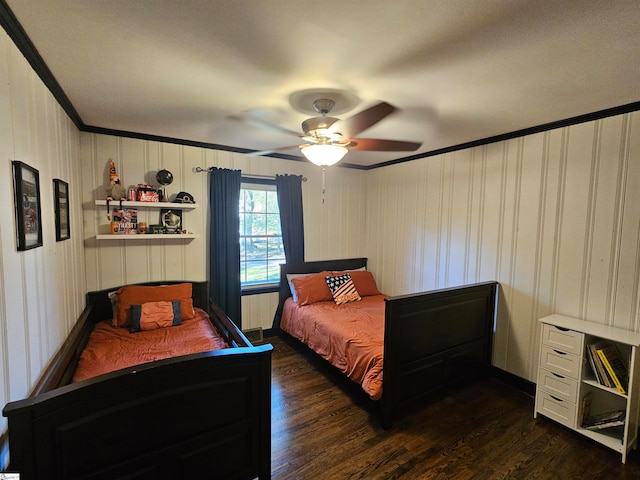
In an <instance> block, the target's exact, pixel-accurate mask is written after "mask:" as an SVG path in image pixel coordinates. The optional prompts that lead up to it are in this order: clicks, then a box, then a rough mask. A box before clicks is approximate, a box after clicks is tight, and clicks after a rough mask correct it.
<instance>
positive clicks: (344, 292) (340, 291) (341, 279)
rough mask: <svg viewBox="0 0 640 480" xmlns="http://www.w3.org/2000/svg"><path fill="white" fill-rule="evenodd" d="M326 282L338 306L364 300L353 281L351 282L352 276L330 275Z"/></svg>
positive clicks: (346, 274)
mask: <svg viewBox="0 0 640 480" xmlns="http://www.w3.org/2000/svg"><path fill="white" fill-rule="evenodd" d="M325 281H326V282H327V285H328V286H329V290H331V295H333V301H334V302H336V305H342V304H343V303H348V302H357V301H358V300H362V299H361V298H360V295H358V291H357V290H356V287H355V285H354V284H353V280H351V275H350V274H348V273H345V274H342V275H335V276H331V275H329V276H326V277H325Z"/></svg>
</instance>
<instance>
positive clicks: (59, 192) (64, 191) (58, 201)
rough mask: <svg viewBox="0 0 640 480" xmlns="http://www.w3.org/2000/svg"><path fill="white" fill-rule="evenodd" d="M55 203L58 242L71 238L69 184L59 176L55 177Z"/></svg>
mask: <svg viewBox="0 0 640 480" xmlns="http://www.w3.org/2000/svg"><path fill="white" fill-rule="evenodd" d="M53 204H54V212H55V216H56V242H61V241H63V240H68V239H69V238H71V226H70V222H69V184H68V183H67V182H65V181H63V180H60V179H58V178H54V179H53Z"/></svg>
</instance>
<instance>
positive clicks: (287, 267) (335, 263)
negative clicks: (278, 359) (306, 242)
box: [273, 257, 367, 328]
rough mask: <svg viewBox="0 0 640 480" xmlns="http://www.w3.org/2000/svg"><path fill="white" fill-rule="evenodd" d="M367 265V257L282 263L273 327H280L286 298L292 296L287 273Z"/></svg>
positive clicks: (343, 268)
mask: <svg viewBox="0 0 640 480" xmlns="http://www.w3.org/2000/svg"><path fill="white" fill-rule="evenodd" d="M362 267H365V268H366V267H367V259H366V258H364V257H362V258H342V259H337V260H318V261H315V262H296V263H283V264H281V265H280V289H279V291H278V310H276V314H275V317H274V319H273V327H274V328H280V317H281V316H282V307H283V305H284V302H285V300H287V298H289V297H290V296H291V290H290V289H289V282H287V274H292V273H316V272H321V271H323V270H335V271H339V270H357V269H358V268H362Z"/></svg>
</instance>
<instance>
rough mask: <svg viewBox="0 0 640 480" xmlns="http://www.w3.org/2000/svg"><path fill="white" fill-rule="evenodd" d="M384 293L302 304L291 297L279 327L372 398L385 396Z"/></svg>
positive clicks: (376, 398) (285, 305) (285, 306)
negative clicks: (383, 376) (383, 393)
mask: <svg viewBox="0 0 640 480" xmlns="http://www.w3.org/2000/svg"><path fill="white" fill-rule="evenodd" d="M384 298H385V295H373V296H369V297H362V300H360V301H358V302H350V303H345V304H343V305H336V304H335V303H334V302H333V301H330V302H318V303H314V304H311V305H304V306H300V305H298V304H297V303H295V302H294V301H293V299H292V298H288V299H287V301H286V302H285V304H284V310H283V313H282V319H281V321H280V327H281V328H282V329H283V330H284V331H286V332H288V333H289V334H290V335H292V336H293V337H295V338H297V339H298V340H301V341H302V342H303V343H305V344H306V345H308V346H309V347H311V349H313V350H314V351H315V352H317V353H318V354H319V355H320V356H322V357H323V358H324V359H326V360H328V361H329V362H330V363H331V364H332V365H333V366H335V367H337V368H338V369H340V371H342V372H343V373H345V374H346V375H347V376H348V377H349V378H351V380H353V381H354V382H356V383H358V384H360V385H361V386H362V389H363V390H364V391H365V392H367V394H368V395H369V396H370V397H371V398H372V399H373V400H379V399H380V398H381V397H382V359H383V352H384V308H385V306H384Z"/></svg>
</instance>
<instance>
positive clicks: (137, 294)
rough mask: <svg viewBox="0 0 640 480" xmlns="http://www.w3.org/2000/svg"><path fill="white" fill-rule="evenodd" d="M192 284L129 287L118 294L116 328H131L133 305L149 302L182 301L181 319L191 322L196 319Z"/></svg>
mask: <svg viewBox="0 0 640 480" xmlns="http://www.w3.org/2000/svg"><path fill="white" fill-rule="evenodd" d="M191 293H192V286H191V283H177V284H174V285H157V286H150V285H127V286H124V287H122V288H120V289H119V290H118V291H117V292H116V297H117V299H118V314H117V316H116V318H115V319H114V326H115V327H119V328H129V325H131V305H142V304H143V303H147V302H172V301H174V300H180V317H181V318H182V320H189V319H191V318H194V317H195V312H194V310H193V299H192V298H191Z"/></svg>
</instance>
